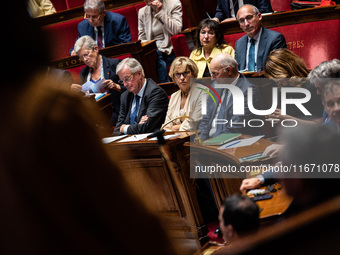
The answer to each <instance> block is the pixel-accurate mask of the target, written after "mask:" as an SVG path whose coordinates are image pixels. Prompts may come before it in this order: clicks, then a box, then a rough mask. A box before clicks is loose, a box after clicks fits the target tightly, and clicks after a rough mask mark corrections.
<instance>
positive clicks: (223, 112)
mask: <svg viewBox="0 0 340 255" xmlns="http://www.w3.org/2000/svg"><path fill="white" fill-rule="evenodd" d="M210 73H211V79H212V80H214V82H213V84H212V87H214V88H215V90H216V92H217V93H218V95H219V97H220V98H221V101H222V105H220V104H218V105H217V106H216V105H215V104H214V102H213V99H212V98H211V97H209V98H208V102H207V112H206V114H205V115H204V116H203V118H202V120H201V123H200V125H199V128H198V129H199V130H200V131H201V138H202V141H204V140H206V139H209V138H212V137H215V136H218V135H219V134H222V133H243V134H250V135H257V134H259V133H260V131H261V130H259V128H255V127H250V126H247V125H248V124H247V123H248V120H250V119H253V118H256V119H259V118H258V117H256V116H255V115H254V114H252V113H251V112H250V110H249V108H248V105H247V100H248V93H247V90H248V88H252V95H251V96H252V98H253V106H254V108H255V109H260V107H259V106H260V100H259V95H258V91H257V88H256V87H255V85H253V84H252V83H250V82H249V81H248V79H247V78H246V77H244V76H243V75H242V74H239V72H238V70H237V62H236V60H235V59H233V58H231V56H230V55H228V54H226V53H220V54H218V55H216V56H215V57H214V58H213V59H212V60H211V62H210ZM218 83H221V84H226V83H228V84H231V85H235V86H236V87H238V88H239V89H240V90H241V91H242V93H243V95H244V114H243V115H236V114H235V115H234V114H233V106H234V105H235V104H236V103H235V104H234V102H236V98H234V96H233V94H232V93H231V92H230V91H229V89H227V88H217V87H216V84H218ZM214 97H215V101H216V102H219V99H218V98H217V96H216V95H214ZM217 119H218V120H225V122H227V123H226V124H218V123H219V121H216V120H217ZM215 123H217V124H215ZM244 124H245V125H244Z"/></svg>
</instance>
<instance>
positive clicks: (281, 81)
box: [264, 49, 323, 124]
mask: <svg viewBox="0 0 340 255" xmlns="http://www.w3.org/2000/svg"><path fill="white" fill-rule="evenodd" d="M308 73H309V70H308V68H307V67H306V65H305V63H304V61H303V59H302V58H300V57H299V56H298V55H296V54H295V53H294V52H292V51H291V50H288V49H276V50H273V51H272V52H271V53H270V54H269V55H268V58H267V60H266V62H265V65H264V75H265V76H266V77H268V78H270V79H273V80H274V81H275V83H276V85H277V86H278V87H279V89H280V90H281V88H282V87H301V88H305V89H307V90H308V91H309V92H310V93H311V99H310V100H309V101H308V102H307V103H305V104H304V107H305V108H306V109H307V110H308V111H309V112H310V113H311V114H312V115H311V116H305V115H304V114H303V113H302V112H301V111H300V110H299V109H298V108H296V107H295V106H291V105H288V106H287V109H286V111H287V113H286V115H282V114H281V109H279V108H278V109H276V110H275V112H274V113H273V114H270V115H268V116H267V118H272V119H278V120H284V119H294V120H296V121H297V122H298V123H306V124H316V123H321V121H322V111H323V106H322V102H321V97H320V96H318V95H317V92H316V89H315V86H313V85H312V84H311V83H310V82H309V81H308V79H306V78H307V76H308ZM298 97H299V95H298V94H293V93H289V97H288V98H298Z"/></svg>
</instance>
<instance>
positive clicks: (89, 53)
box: [79, 50, 92, 61]
mask: <svg viewBox="0 0 340 255" xmlns="http://www.w3.org/2000/svg"><path fill="white" fill-rule="evenodd" d="M91 53H92V50H91V51H88V52H86V53H85V54H84V55H83V56H79V58H80V59H81V60H83V61H84V59H85V58H88V57H89V56H90V55H91Z"/></svg>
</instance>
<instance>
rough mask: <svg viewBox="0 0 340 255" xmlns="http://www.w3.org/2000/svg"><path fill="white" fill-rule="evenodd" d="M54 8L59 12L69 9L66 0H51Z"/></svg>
mask: <svg viewBox="0 0 340 255" xmlns="http://www.w3.org/2000/svg"><path fill="white" fill-rule="evenodd" d="M51 2H52V4H53V6H54V8H55V9H56V11H57V12H60V11H64V10H67V9H68V8H67V5H66V1H65V0H51Z"/></svg>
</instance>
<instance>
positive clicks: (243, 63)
mask: <svg viewBox="0 0 340 255" xmlns="http://www.w3.org/2000/svg"><path fill="white" fill-rule="evenodd" d="M242 39H243V40H242V41H240V44H241V46H242V47H241V49H244V50H242V53H241V58H240V62H241V63H239V65H240V66H241V67H240V69H246V66H247V61H246V59H247V44H248V36H247V35H246V36H244V37H243V38H242Z"/></svg>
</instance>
